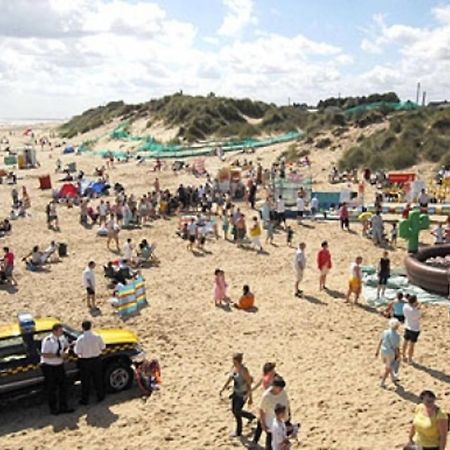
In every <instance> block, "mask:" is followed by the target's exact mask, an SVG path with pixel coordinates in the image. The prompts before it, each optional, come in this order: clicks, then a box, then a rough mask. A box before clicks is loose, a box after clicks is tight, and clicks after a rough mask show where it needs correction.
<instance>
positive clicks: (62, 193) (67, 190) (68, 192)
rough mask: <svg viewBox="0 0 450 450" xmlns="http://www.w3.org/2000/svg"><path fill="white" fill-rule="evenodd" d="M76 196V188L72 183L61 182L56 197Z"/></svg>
mask: <svg viewBox="0 0 450 450" xmlns="http://www.w3.org/2000/svg"><path fill="white" fill-rule="evenodd" d="M76 196H78V189H77V187H76V186H75V185H74V184H72V183H65V184H63V185H62V187H61V189H60V190H59V193H58V197H60V198H65V197H76Z"/></svg>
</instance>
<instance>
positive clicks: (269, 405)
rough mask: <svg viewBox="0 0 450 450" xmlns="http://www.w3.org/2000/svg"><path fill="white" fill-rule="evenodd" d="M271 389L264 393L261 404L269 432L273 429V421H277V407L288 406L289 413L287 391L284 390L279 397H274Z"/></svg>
mask: <svg viewBox="0 0 450 450" xmlns="http://www.w3.org/2000/svg"><path fill="white" fill-rule="evenodd" d="M271 389H272V388H269V389H267V390H266V391H265V392H264V394H263V396H262V397H261V402H260V404H259V408H260V409H261V410H262V411H264V414H265V422H266V426H267V428H269V430H271V429H272V424H273V419H275V406H277V405H283V406H286V412H287V413H288V412H289V399H288V396H287V393H286V391H285V390H284V389H283V390H282V391H281V392H280V393H279V394H278V395H274V394H272V392H271Z"/></svg>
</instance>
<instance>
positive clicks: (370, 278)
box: [362, 266, 448, 307]
mask: <svg viewBox="0 0 450 450" xmlns="http://www.w3.org/2000/svg"><path fill="white" fill-rule="evenodd" d="M362 272H363V297H364V298H365V299H366V301H367V303H368V304H369V305H370V306H374V307H379V306H385V305H387V304H388V303H389V302H390V301H392V300H393V299H394V298H395V297H396V295H397V292H399V291H400V292H403V294H411V295H412V294H414V295H416V296H417V298H418V300H419V302H420V303H426V304H440V305H443V304H444V305H448V299H447V298H446V297H442V296H440V295H436V294H433V293H431V292H428V291H425V290H424V289H422V288H420V287H419V286H416V285H415V284H412V283H410V281H409V280H408V277H407V276H406V274H405V273H404V271H403V270H401V269H392V270H391V276H390V277H389V279H388V283H387V286H386V292H385V295H384V297H380V298H377V286H378V275H377V273H376V269H375V267H370V266H364V267H362Z"/></svg>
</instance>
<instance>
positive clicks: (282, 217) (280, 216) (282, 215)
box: [277, 212, 286, 222]
mask: <svg viewBox="0 0 450 450" xmlns="http://www.w3.org/2000/svg"><path fill="white" fill-rule="evenodd" d="M277 217H278V220H279V221H280V222H286V214H285V213H284V212H279V213H277Z"/></svg>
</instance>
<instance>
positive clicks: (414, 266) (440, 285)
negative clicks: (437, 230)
mask: <svg viewBox="0 0 450 450" xmlns="http://www.w3.org/2000/svg"><path fill="white" fill-rule="evenodd" d="M447 255H450V244H444V245H434V246H430V247H422V248H420V249H419V251H418V252H417V253H415V254H409V255H408V256H406V257H405V268H406V273H407V275H408V279H409V281H411V283H414V284H415V285H417V286H420V287H421V288H422V289H425V290H426V291H430V292H434V293H435V294H439V295H444V296H448V294H449V289H448V288H449V273H450V272H449V271H448V270H447V269H442V268H438V267H432V266H429V265H428V264H426V262H425V261H426V260H427V259H428V258H433V257H436V256H441V257H444V256H447Z"/></svg>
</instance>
